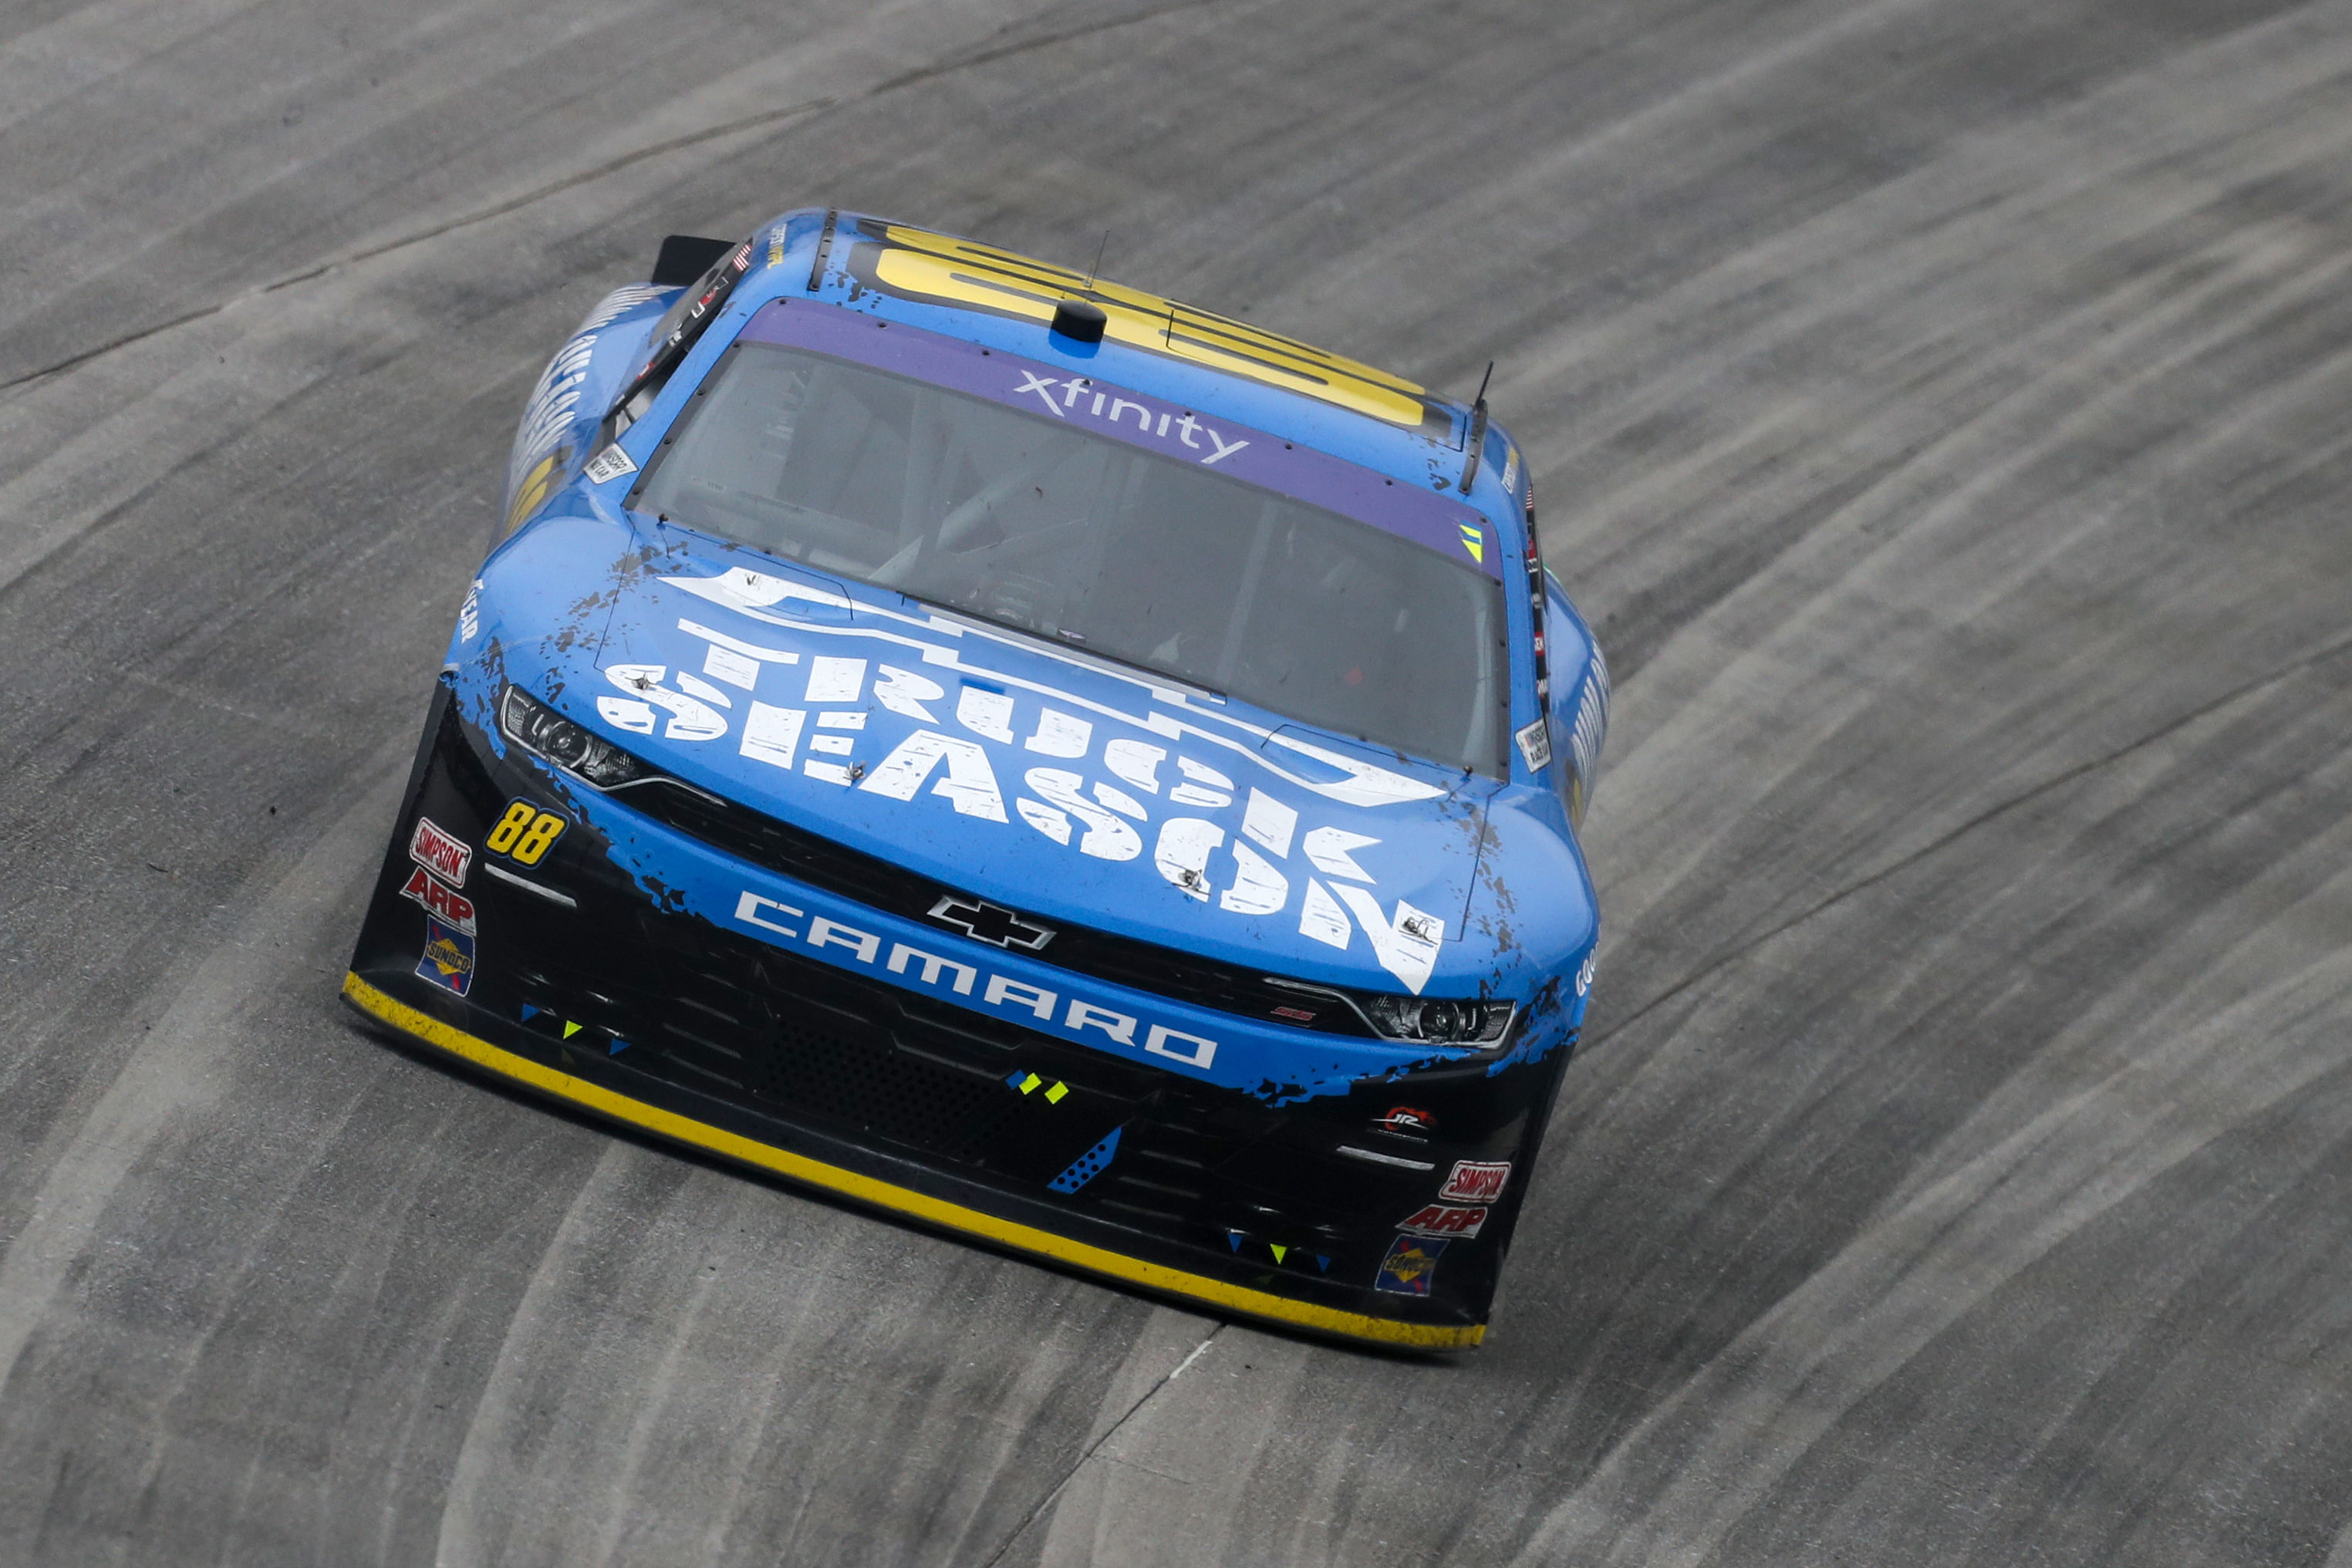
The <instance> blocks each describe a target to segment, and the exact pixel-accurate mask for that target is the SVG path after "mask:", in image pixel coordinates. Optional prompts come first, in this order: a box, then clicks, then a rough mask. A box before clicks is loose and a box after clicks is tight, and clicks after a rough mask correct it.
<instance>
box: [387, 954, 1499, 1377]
mask: <svg viewBox="0 0 2352 1568" xmlns="http://www.w3.org/2000/svg"><path fill="white" fill-rule="evenodd" d="M343 995H344V997H345V998H348V999H349V1000H350V1001H351V1003H352V1005H353V1006H355V1007H357V1008H358V1009H360V1010H361V1011H362V1012H365V1013H368V1014H370V1015H371V1016H373V1017H375V1018H379V1019H383V1021H384V1022H385V1023H388V1024H390V1025H392V1026H393V1027H394V1029H398V1030H404V1031H405V1032H407V1033H409V1034H412V1035H415V1037H416V1038H417V1039H419V1040H424V1041H425V1043H426V1044H428V1045H435V1046H438V1047H439V1048H440V1049H442V1050H443V1051H447V1052H449V1053H450V1054H451V1055H453V1056H462V1057H464V1058H465V1059H466V1060H467V1061H470V1062H472V1063H474V1064H475V1065H476V1066H478V1067H485V1068H488V1070H489V1071H492V1072H496V1073H498V1074H499V1075H500V1076H501V1077H506V1078H511V1079H513V1080H515V1081H516V1082H519V1083H526V1084H529V1085H530V1087H531V1088H533V1089H536V1090H538V1091H539V1092H541V1093H542V1094H552V1095H554V1096H555V1097H556V1098H558V1099H561V1100H569V1101H571V1102H572V1103H573V1104H575V1105H584V1106H586V1107H587V1108H588V1109H590V1110H592V1111H594V1112H596V1113H598V1114H599V1115H604V1116H610V1117H611V1118H613V1119H614V1121H616V1122H626V1123H628V1124H630V1125H632V1126H636V1127H643V1128H644V1129H646V1131H647V1132H649V1133H658V1134H661V1135H662V1136H663V1137H665V1138H676V1139H677V1140H678V1141H679V1142H680V1143H687V1144H692V1145H696V1146H697V1147H698V1148H704V1149H709V1151H710V1152H711V1153H713V1154H715V1155H725V1156H726V1157H727V1158H729V1159H730V1160H740V1161H741V1162H742V1163H743V1164H745V1165H748V1166H759V1167H760V1168H761V1169H762V1170H770V1171H774V1172H775V1173H776V1174H777V1175H779V1176H790V1177H792V1178H793V1180H794V1181H803V1182H807V1183H808V1184H809V1185H810V1186H821V1187H824V1188H826V1189H827V1190H829V1191H832V1192H837V1193H840V1194H841V1195H842V1196H843V1197H852V1198H856V1200H857V1201H859V1202H860V1203H870V1204H872V1205H874V1206H875V1207H877V1208H887V1209H890V1210H893V1211H894V1212H896V1213H899V1214H904V1215H908V1216H911V1217H913V1218H917V1219H920V1220H925V1221H927V1222H929V1223H930V1224H932V1225H938V1226H943V1227H945V1228H948V1229H950V1230H961V1231H963V1232H965V1233H966V1234H967V1235H971V1236H978V1237H981V1238H982V1239H986V1240H989V1241H993V1242H995V1243H997V1244H998V1245H1000V1246H1003V1247H1014V1248H1018V1249H1021V1250H1022V1251H1024V1252H1034V1253H1036V1254H1037V1255H1038V1256H1040V1257H1044V1258H1051V1259H1053V1260H1055V1262H1058V1263H1066V1264H1068V1265H1069V1266H1070V1267H1072V1268H1074V1269H1085V1270H1089V1271H1091V1272H1093V1273H1097V1274H1108V1275H1109V1276H1110V1277H1111V1278H1113V1279H1115V1280H1125V1281H1129V1282H1131V1283H1133V1284H1137V1285H1141V1286H1144V1287H1145V1288H1147V1289H1149V1290H1154V1291H1168V1292H1169V1293H1170V1294H1171V1295H1179V1296H1189V1297H1191V1298H1192V1300H1194V1301H1202V1302H1204V1303H1206V1304H1208V1305H1210V1306H1213V1307H1222V1308H1224V1309H1225V1310H1227V1311H1229V1312H1246V1313H1248V1314H1249V1315H1250V1316H1252V1317H1259V1318H1271V1319H1273V1320H1275V1321H1276V1322H1286V1323H1295V1324H1297V1326H1298V1327H1300V1328H1304V1329H1313V1330H1316V1331H1317V1332H1318V1333H1335V1334H1346V1335H1347V1336H1349V1338H1351V1339H1370V1340H1381V1341H1384V1342H1386V1343H1391V1344H1408V1345H1414V1346H1417V1347H1420V1348H1422V1349H1424V1350H1458V1349H1461V1348H1463V1347H1464V1346H1466V1345H1474V1344H1476V1343H1478V1342H1479V1341H1480V1340H1482V1339H1484V1338H1485V1337H1486V1325H1485V1324H1483V1323H1475V1324H1472V1325H1470V1326H1468V1327H1466V1328H1445V1327H1440V1326H1437V1325H1433V1324H1424V1323H1402V1322H1393V1321H1391V1320H1390V1319H1387V1318H1375V1317H1369V1316H1366V1315H1365V1314H1363V1313H1361V1312H1339V1311H1337V1310H1335V1309H1333V1308H1330V1307H1318V1306H1315V1305H1312V1304H1310V1303H1308V1302H1306V1301H1291V1300H1289V1299H1287V1298H1286V1297H1283V1296H1276V1295H1270V1294H1268V1293H1267V1292H1265V1291H1253V1290H1251V1289H1249V1288H1248V1287H1247V1286H1244V1285H1229V1284H1226V1283H1225V1282H1224V1281H1222V1280H1212V1279H1210V1278H1208V1277H1207V1276H1206V1275H1203V1274H1188V1273H1186V1272H1184V1270H1181V1269H1170V1268H1167V1267H1164V1266H1162V1265H1160V1264H1158V1263H1147V1262H1144V1261H1143V1260H1140V1259H1138V1258H1129V1257H1126V1256H1124V1255H1123V1254H1120V1253H1118V1252H1111V1251H1108V1250H1106V1249H1103V1248H1100V1247H1089V1246H1087V1244H1086V1243H1085V1242H1082V1241H1072V1240H1069V1239H1066V1238H1065V1237H1060V1236H1055V1234H1053V1233H1052V1232H1051V1231H1046V1230H1040V1229H1038V1228H1035V1227H1034V1226H1029V1225H1017V1224H1015V1223H1013V1221H1011V1220H1006V1219H999V1218H996V1217H995V1216H993V1215H989V1214H982V1213H981V1212H980V1210H978V1209H976V1208H966V1207H963V1206H962V1205H961V1204H959V1203H949V1202H947V1201H946V1200H944V1199H942V1198H936V1197H928V1196H926V1195H924V1194H922V1193H919V1192H914V1191H911V1190H909V1189H908V1188H906V1187H903V1186H892V1185H891V1184H890V1183H888V1182H886V1181H877V1180H875V1179H874V1178H873V1177H872V1176H859V1175H858V1174H857V1173H856V1171H845V1170H843V1169H842V1168H841V1167H840V1166H829V1165H826V1164H824V1162H822V1161H820V1160H813V1159H810V1158H808V1157H807V1156H806V1155H795V1154H792V1153H789V1152H787V1151H786V1150H783V1149H779V1148H775V1147H772V1146H771V1145H767V1144H762V1143H758V1142H755V1141H754V1140H752V1139H750V1138H746V1137H743V1136H741V1135H740V1134H735V1133H730V1132H728V1131H726V1130H725V1129H723V1128H719V1127H714V1126H711V1125H710V1124H709V1123H707V1122H698V1121H695V1120H694V1119H693V1118H692V1117H689V1116H681V1115H678V1114H677V1113H675V1112H671V1111H664V1110H662V1109H661V1108H659V1107H658V1106H654V1105H648V1104H646V1103H644V1102H643V1101H641V1100H632V1099H630V1098H629V1097H628V1096H627V1095H625V1094H616V1093H614V1092H613V1091H612V1090H610V1089H606V1088H604V1087H603V1086H602V1085H600V1084H595V1083H591V1082H587V1081H586V1080H584V1079H580V1078H574V1077H572V1075H571V1074H570V1073H568V1072H558V1071H556V1070H555V1069H553V1068H551V1067H542V1066H541V1065H540V1064H539V1063H538V1062H536V1061H531V1060H530V1058H528V1057H522V1056H517V1055H516V1054H515V1053H514V1052H512V1051H501V1050H500V1049H499V1048H498V1047H497V1046H495V1045H492V1044H491V1043H490V1042H489V1041H488V1040H480V1039H478V1038H476V1037H475V1036H473V1035H470V1034H467V1032H466V1031H465V1030H461V1029H453V1028H452V1027H450V1026H449V1025H447V1024H446V1023H443V1022H442V1021H441V1020H440V1019H436V1018H434V1017H432V1016H431V1015H429V1014H426V1013H422V1012H419V1011H417V1010H416V1009H415V1008H412V1007H410V1006H408V1005H407V1004H406V1003H404V1002H402V1001H398V1000H396V999H394V998H392V997H389V996H386V995H385V994H384V993H383V992H382V991H380V990H378V989H376V988H375V987H373V986H371V985H369V984H368V983H367V982H366V981H365V980H362V979H361V978H360V977H358V976H357V975H355V974H346V975H345V976H344V977H343Z"/></svg>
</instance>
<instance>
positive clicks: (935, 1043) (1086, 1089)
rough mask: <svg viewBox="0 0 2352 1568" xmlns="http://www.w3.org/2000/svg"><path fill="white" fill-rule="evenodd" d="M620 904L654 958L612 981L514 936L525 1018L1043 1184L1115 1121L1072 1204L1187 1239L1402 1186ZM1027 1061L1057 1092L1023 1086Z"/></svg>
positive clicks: (882, 1144)
mask: <svg viewBox="0 0 2352 1568" xmlns="http://www.w3.org/2000/svg"><path fill="white" fill-rule="evenodd" d="M625 918H628V919H629V920H630V924H631V925H632V926H633V927H634V931H633V938H634V939H633V941H632V942H631V943H630V947H631V950H632V951H633V952H635V953H636V954H638V955H640V956H642V958H644V959H645V960H647V961H646V962H644V963H642V964H640V965H639V966H637V967H636V969H635V977H634V978H633V980H632V981H631V982H630V984H629V985H628V986H627V987H626V988H619V987H617V986H616V985H615V983H614V979H613V978H612V976H611V975H610V973H609V972H602V973H600V971H599V970H598V969H597V968H595V967H591V966H590V965H589V964H587V963H585V962H583V959H582V958H581V957H580V956H576V950H574V949H571V948H570V947H568V946H567V945H566V944H565V943H564V942H563V941H562V940H561V939H560V938H553V937H552V936H550V937H541V936H539V935H538V934H536V933H532V932H529V931H525V930H517V931H515V932H514V933H513V934H512V936H510V937H509V941H510V943H512V945H513V946H512V949H511V950H512V951H513V956H514V959H515V961H516V966H515V973H516V977H517V979H518V980H519V981H520V991H521V995H520V998H519V999H520V1000H521V1001H526V1002H530V1003H531V1004H532V1005H533V1006H534V1009H547V1010H546V1011H545V1012H543V1013H541V1012H538V1011H535V1012H534V1015H533V1016H534V1018H535V1019H536V1020H537V1024H536V1027H538V1028H541V1029H542V1030H550V1031H560V1030H562V1029H563V1028H564V1027H565V1025H566V1024H568V1023H569V1024H581V1025H584V1026H586V1027H587V1028H588V1029H590V1030H593V1034H590V1035H589V1036H587V1039H588V1040H593V1041H594V1042H595V1043H594V1044H593V1045H592V1046H591V1047H590V1049H592V1050H593V1051H595V1052H596V1054H598V1055H599V1056H604V1055H606V1054H607V1053H608V1052H609V1053H610V1055H611V1058H612V1060H613V1061H614V1064H615V1065H616V1066H619V1067H624V1068H626V1069H628V1070H630V1071H635V1072H639V1073H645V1074H648V1075H651V1076H653V1077H656V1078H658V1079H661V1080H663V1081H665V1082H669V1083H672V1084H675V1085H677V1087H679V1088H682V1089H687V1090H691V1091H694V1092H698V1093H702V1094H707V1095H709V1096H712V1097H714V1098H716V1099H719V1100H720V1101H723V1102H725V1103H729V1104H731V1105H736V1106H740V1107H741V1108H742V1109H744V1110H747V1111H750V1112H752V1113H755V1114H759V1115H764V1116H770V1117H773V1118H775V1119H777V1120H779V1121H782V1122H786V1123H790V1124H798V1125H806V1126H810V1127H812V1128H815V1129H819V1130H824V1131H830V1132H832V1133H835V1134H839V1135H843V1136H847V1137H851V1138H854V1139H855V1140H856V1141H857V1142H858V1143H860V1144H863V1145H868V1146H873V1147H877V1148H895V1149H896V1150H897V1151H898V1152H899V1153H900V1154H902V1155H906V1156H908V1157H910V1158H913V1159H916V1160H918V1161H919V1162H920V1163H922V1164H924V1165H927V1166H939V1167H944V1168H947V1169H951V1170H956V1171H960V1172H961V1173H963V1174H964V1175H966V1176H971V1177H973V1178H975V1179H980V1180H984V1181H993V1182H997V1183H1002V1184H1005V1185H1009V1186H1013V1188H1015V1189H1029V1190H1037V1189H1043V1188H1046V1187H1048V1186H1050V1184H1052V1183H1054V1182H1055V1178H1056V1177H1059V1176H1065V1175H1066V1173H1068V1172H1069V1171H1070V1169H1071V1168H1072V1166H1073V1165H1074V1164H1075V1163H1076V1162H1078V1161H1080V1160H1081V1159H1082V1158H1083V1157H1084V1156H1085V1155H1087V1152H1088V1151H1089V1150H1090V1149H1092V1148H1094V1147H1096V1146H1097V1145H1099V1144H1100V1143H1101V1141H1102V1140H1103V1138H1104V1137H1105V1136H1106V1135H1107V1134H1109V1133H1110V1132H1112V1131H1113V1130H1118V1132H1119V1133H1120V1142H1119V1144H1118V1151H1117V1154H1116V1156H1115V1157H1114V1158H1112V1159H1111V1160H1109V1161H1108V1164H1107V1165H1105V1166H1104V1167H1103V1168H1102V1169H1101V1171H1100V1173H1099V1174H1098V1175H1097V1176H1091V1177H1090V1178H1089V1179H1088V1180H1087V1182H1085V1183H1084V1184H1083V1185H1082V1186H1079V1187H1077V1188H1076V1189H1074V1190H1072V1191H1070V1192H1069V1193H1068V1194H1067V1197H1069V1199H1070V1200H1071V1201H1075V1202H1077V1203H1080V1204H1083V1205H1085V1206H1087V1207H1093V1208H1097V1209H1099V1210H1101V1211H1102V1213H1103V1214H1104V1217H1105V1218H1114V1219H1117V1220H1118V1221H1119V1222H1121V1223H1124V1224H1127V1225H1129V1226H1134V1227H1138V1228H1143V1229H1145V1230H1148V1231H1150V1232H1152V1233H1154V1234H1158V1235H1162V1236H1167V1237H1171V1239H1189V1240H1191V1241H1192V1242H1193V1243H1194V1244H1197V1245H1203V1246H1221V1245H1223V1238H1225V1237H1226V1236H1227V1235H1228V1234H1229V1233H1231V1232H1232V1231H1233V1230H1234V1228H1237V1227H1238V1228H1244V1229H1248V1230H1251V1231H1252V1232H1254V1233H1255V1232H1257V1231H1273V1232H1276V1233H1277V1234H1280V1235H1283V1236H1286V1237H1289V1238H1291V1239H1294V1240H1296V1241H1298V1242H1311V1241H1313V1240H1314V1239H1316V1238H1318V1237H1336V1236H1338V1235H1339V1234H1340V1233H1341V1230H1342V1229H1343V1228H1345V1227H1346V1226H1347V1225H1348V1224H1349V1223H1351V1222H1355V1221H1360V1220H1361V1219H1362V1218H1366V1217H1367V1216H1370V1215H1373V1214H1375V1213H1377V1214H1378V1215H1379V1216H1380V1217H1382V1218H1385V1217H1386V1210H1388V1209H1389V1208H1391V1207H1395V1206H1396V1204H1397V1203H1398V1202H1399V1201H1402V1199H1401V1197H1400V1195H1399V1194H1397V1193H1391V1192H1388V1191H1386V1190H1383V1189H1385V1188H1387V1187H1389V1186H1393V1185H1396V1184H1395V1182H1394V1181H1393V1180H1392V1179H1391V1178H1390V1177H1389V1175H1388V1173H1384V1172H1378V1171H1373V1170H1370V1169H1364V1170H1357V1169H1351V1168H1348V1167H1349V1166H1350V1165H1351V1164H1352V1162H1348V1161H1344V1160H1340V1159H1338V1158H1337V1157H1336V1156H1334V1155H1330V1154H1329V1153H1328V1152H1316V1151H1311V1150H1310V1149H1308V1148H1307V1147H1303V1146H1302V1145H1299V1144H1298V1143H1297V1141H1296V1137H1297V1133H1298V1132H1299V1131H1300V1122H1299V1113H1298V1112H1297V1111H1296V1110H1291V1111H1283V1110H1278V1109H1276V1108H1272V1107H1268V1106H1263V1105H1259V1104H1257V1103H1255V1102H1250V1101H1246V1100H1244V1099H1241V1098H1240V1097H1237V1096H1234V1095H1233V1094H1231V1093H1229V1092H1221V1091H1214V1090H1210V1089H1207V1088H1205V1087H1204V1086H1202V1085H1197V1084H1193V1083H1192V1082H1187V1081H1184V1080H1181V1079H1179V1078H1176V1077H1175V1076H1173V1075H1171V1074H1170V1073H1167V1072H1164V1071H1160V1070H1158V1069H1156V1068H1152V1067H1148V1066H1145V1065H1143V1064H1142V1063H1140V1062H1128V1061H1121V1060H1119V1059H1118V1058H1117V1057H1111V1056H1106V1055H1104V1054H1103V1053H1101V1052H1098V1051H1089V1050H1087V1049H1085V1048H1083V1047H1079V1046H1074V1045H1072V1044H1070V1043H1069V1042H1067V1041H1065V1040H1056V1039H1055V1038H1053V1037H1051V1036H1046V1035H1041V1034H1036V1033H1034V1032H1032V1031H1030V1030H1024V1029H1022V1028H1020V1027H1019V1026H1017V1025H1014V1024H1011V1023H1007V1022H1005V1021H1003V1020H1001V1019H992V1018H989V1017H987V1016H985V1015H982V1014H980V1013H976V1012H973V1011H971V1010H970V1009H965V1008H961V1007H957V1006H955V1005H954V1004H953V1003H951V1002H949V1001H946V1000H944V999H942V998H934V997H929V996H925V995H922V994H921V993H919V992H915V991H909V990H905V989H902V988H898V987H896V986H892V985H888V984H886V983H883V982H882V981H879V980H877V979H873V978H869V977H866V976H863V975H858V974H855V973H852V972H850V971H848V970H845V969H840V968H836V967H833V966H831V965H828V964H824V963H822V962H820V961H818V960H815V959H813V958H808V957H803V956H800V955H798V954H795V953H793V952H790V951H787V950H785V949H782V948H776V947H770V946H766V945H765V944H762V943H760V942H756V941H753V940H751V938H748V937H743V936H737V935H735V934H734V933H732V932H727V931H719V930H715V929H713V928H712V927H711V926H709V925H707V924H706V923H704V922H702V921H699V920H694V919H688V918H684V917H681V916H679V915H673V914H668V913H666V912H661V911H657V910H654V909H646V908H641V909H639V910H638V911H637V912H636V913H635V915H634V916H625ZM561 1038H562V1039H566V1040H572V1042H573V1045H574V1048H575V1049H577V1048H578V1046H579V1045H580V1044H581V1043H583V1041H582V1040H580V1038H579V1037H575V1036H570V1035H563V1036H561ZM608 1041H609V1042H610V1043H609V1044H607V1043H606V1042H608ZM1033 1071H1034V1072H1035V1073H1037V1074H1038V1075H1039V1076H1040V1078H1041V1080H1042V1081H1043V1082H1045V1083H1048V1084H1056V1083H1057V1084H1060V1085H1062V1087H1063V1090H1064V1092H1063V1093H1062V1094H1061V1095H1060V1096H1059V1097H1058V1098H1057V1099H1055V1100H1053V1101H1048V1100H1047V1099H1046V1098H1045V1095H1044V1093H1043V1092H1031V1093H1027V1094H1024V1093H1022V1092H1019V1090H1018V1088H1017V1087H1016V1083H1017V1082H1018V1081H1019V1080H1022V1079H1023V1078H1024V1077H1025V1076H1026V1075H1027V1074H1029V1073H1030V1072H1033ZM1405 1179H1406V1184H1407V1185H1410V1178H1405ZM1055 1190H1057V1191H1058V1190H1061V1189H1055Z"/></svg>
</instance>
